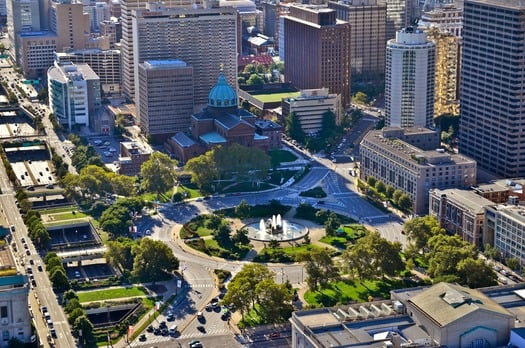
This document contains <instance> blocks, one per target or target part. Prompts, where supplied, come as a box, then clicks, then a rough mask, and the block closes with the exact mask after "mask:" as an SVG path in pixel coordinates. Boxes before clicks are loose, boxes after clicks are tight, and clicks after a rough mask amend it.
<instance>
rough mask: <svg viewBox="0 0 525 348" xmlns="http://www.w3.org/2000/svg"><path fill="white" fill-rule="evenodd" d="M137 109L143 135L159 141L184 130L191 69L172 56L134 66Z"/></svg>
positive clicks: (187, 124)
mask: <svg viewBox="0 0 525 348" xmlns="http://www.w3.org/2000/svg"><path fill="white" fill-rule="evenodd" d="M138 68H139V69H138V80H139V85H138V89H139V92H138V93H137V96H138V98H137V109H138V114H139V124H140V127H141V129H142V131H143V133H144V134H146V135H149V136H152V137H154V138H155V140H156V141H158V142H162V141H164V140H166V138H168V136H172V135H174V134H175V133H177V132H186V131H188V129H189V127H190V124H191V122H190V118H191V115H192V114H193V68H192V67H191V66H189V65H188V64H186V63H185V62H183V61H180V60H176V59H167V60H150V61H145V62H144V63H140V64H139V65H138Z"/></svg>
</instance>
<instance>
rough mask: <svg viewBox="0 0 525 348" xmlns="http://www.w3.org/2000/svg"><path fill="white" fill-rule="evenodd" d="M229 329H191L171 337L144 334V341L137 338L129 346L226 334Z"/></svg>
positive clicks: (228, 332)
mask: <svg viewBox="0 0 525 348" xmlns="http://www.w3.org/2000/svg"><path fill="white" fill-rule="evenodd" d="M228 334H230V331H229V330H228V329H227V328H209V329H208V328H207V329H206V333H202V332H196V331H193V330H192V331H191V332H188V333H183V334H182V335H180V336H177V337H176V338H175V337H171V336H155V335H153V334H152V333H147V334H146V341H145V342H140V341H139V340H138V339H136V340H135V341H133V342H131V343H130V346H131V347H139V346H143V345H144V344H155V343H164V342H176V341H177V340H179V339H183V340H184V339H190V338H199V337H205V336H213V335H216V336H219V335H228Z"/></svg>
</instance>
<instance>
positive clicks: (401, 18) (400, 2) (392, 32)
mask: <svg viewBox="0 0 525 348" xmlns="http://www.w3.org/2000/svg"><path fill="white" fill-rule="evenodd" d="M380 3H383V4H386V39H387V40H390V39H394V38H395V37H396V33H397V32H398V31H399V30H401V29H403V28H406V27H409V26H410V25H411V19H412V18H411V17H412V8H413V6H414V5H413V4H414V3H417V1H416V0H380Z"/></svg>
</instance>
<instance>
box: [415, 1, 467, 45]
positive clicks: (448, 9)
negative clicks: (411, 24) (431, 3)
mask: <svg viewBox="0 0 525 348" xmlns="http://www.w3.org/2000/svg"><path fill="white" fill-rule="evenodd" d="M417 25H418V27H420V28H437V29H439V31H440V32H444V33H449V34H452V35H454V36H455V37H458V38H461V37H462V35H463V9H462V8H461V7H459V6H457V4H439V5H438V6H437V7H434V8H432V9H431V10H429V11H424V12H423V13H422V14H421V20H420V21H419V22H418V23H417Z"/></svg>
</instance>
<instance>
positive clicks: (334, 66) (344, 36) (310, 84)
mask: <svg viewBox="0 0 525 348" xmlns="http://www.w3.org/2000/svg"><path fill="white" fill-rule="evenodd" d="M283 18H284V55H285V57H286V61H285V76H286V80H287V81H290V82H291V83H292V85H294V86H295V87H297V88H299V89H318V88H323V87H326V88H328V89H329V91H330V93H331V94H340V95H341V103H342V105H343V107H344V108H347V107H348V106H349V105H350V99H351V98H350V75H351V71H350V61H351V56H350V24H349V23H348V22H343V21H339V20H337V18H336V11H335V10H333V9H328V8H326V7H324V6H313V5H299V4H293V5H291V6H290V14H289V15H288V16H285V17H283ZM305 71H307V72H308V73H307V74H305Z"/></svg>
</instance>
